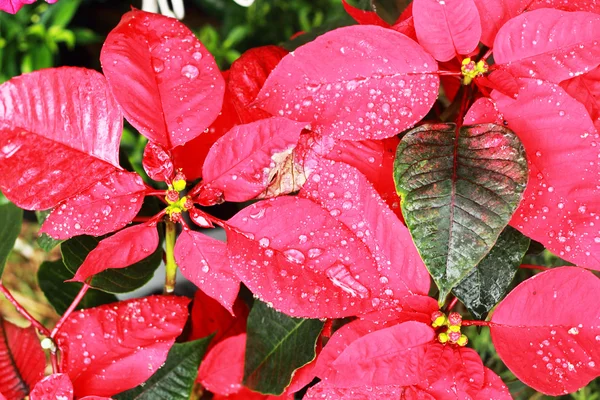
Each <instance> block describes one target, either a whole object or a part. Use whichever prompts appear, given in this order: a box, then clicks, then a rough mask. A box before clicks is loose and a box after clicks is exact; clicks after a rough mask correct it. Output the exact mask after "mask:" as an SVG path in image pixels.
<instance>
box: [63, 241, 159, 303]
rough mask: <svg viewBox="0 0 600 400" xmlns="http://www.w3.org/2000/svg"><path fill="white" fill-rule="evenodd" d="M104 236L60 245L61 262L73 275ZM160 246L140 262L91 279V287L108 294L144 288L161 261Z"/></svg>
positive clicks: (108, 271) (105, 272)
mask: <svg viewBox="0 0 600 400" xmlns="http://www.w3.org/2000/svg"><path fill="white" fill-rule="evenodd" d="M105 237H106V236H103V237H99V238H96V237H92V236H77V237H74V238H72V239H69V240H67V241H66V242H64V243H63V244H62V245H61V250H62V256H63V262H64V263H65V266H66V267H67V268H68V269H69V271H71V272H72V273H73V274H75V273H76V272H77V269H79V267H80V266H81V264H82V263H83V261H84V260H85V258H86V257H87V255H88V254H89V252H90V251H92V250H94V249H95V248H96V246H98V243H100V241H101V240H102V239H104V238H105ZM162 253H163V250H162V246H161V245H159V246H158V248H157V249H156V251H155V252H154V253H152V254H151V255H150V256H148V257H146V258H145V259H143V260H142V261H140V262H138V263H136V264H133V265H131V266H129V267H127V268H121V269H107V270H106V271H103V272H101V273H99V274H98V275H95V276H94V277H93V278H92V286H93V287H95V288H96V289H100V290H103V291H105V292H110V293H127V292H131V291H132V290H135V289H138V288H140V287H142V286H144V285H145V284H146V283H147V282H148V281H149V280H150V279H152V275H154V271H156V268H158V266H159V265H160V263H161V261H162Z"/></svg>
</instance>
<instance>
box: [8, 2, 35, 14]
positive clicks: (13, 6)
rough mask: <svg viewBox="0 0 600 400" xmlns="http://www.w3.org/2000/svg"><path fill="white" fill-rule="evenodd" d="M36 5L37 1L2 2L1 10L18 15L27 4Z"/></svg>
mask: <svg viewBox="0 0 600 400" xmlns="http://www.w3.org/2000/svg"><path fill="white" fill-rule="evenodd" d="M32 3H35V0H2V1H0V10H2V11H6V12H7V13H9V14H16V13H17V12H18V11H19V10H20V9H21V7H23V6H24V5H25V4H32Z"/></svg>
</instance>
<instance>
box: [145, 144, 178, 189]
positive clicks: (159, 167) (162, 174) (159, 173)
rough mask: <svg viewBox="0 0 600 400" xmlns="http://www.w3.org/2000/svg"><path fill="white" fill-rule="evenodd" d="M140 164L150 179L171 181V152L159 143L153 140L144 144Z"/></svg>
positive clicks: (172, 169)
mask: <svg viewBox="0 0 600 400" xmlns="http://www.w3.org/2000/svg"><path fill="white" fill-rule="evenodd" d="M142 165H143V166H144V171H146V173H147V174H148V176H149V177H150V178H151V179H153V180H155V181H160V182H167V183H169V184H170V183H171V179H172V178H173V171H174V168H173V161H172V160H171V154H170V152H167V151H165V149H163V148H162V147H160V145H158V144H155V143H153V142H148V144H146V148H145V149H144V157H143V159H142Z"/></svg>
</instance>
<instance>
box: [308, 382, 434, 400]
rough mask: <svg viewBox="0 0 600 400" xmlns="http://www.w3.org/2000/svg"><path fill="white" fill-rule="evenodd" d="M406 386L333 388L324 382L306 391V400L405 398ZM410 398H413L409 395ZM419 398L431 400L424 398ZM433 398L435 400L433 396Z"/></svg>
mask: <svg viewBox="0 0 600 400" xmlns="http://www.w3.org/2000/svg"><path fill="white" fill-rule="evenodd" d="M403 393H405V388H404V387H402V386H399V385H389V386H361V387H353V388H332V387H329V386H327V385H325V384H324V383H323V382H320V383H318V384H316V385H315V386H312V387H311V388H310V389H308V392H306V396H304V397H303V398H304V399H305V400H348V399H352V400H371V399H404V398H405V397H402V396H403ZM407 398H408V399H411V400H412V399H413V398H411V397H407ZM419 400H430V399H429V398H423V399H419ZM431 400H435V399H433V398H431Z"/></svg>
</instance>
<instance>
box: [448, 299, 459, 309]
mask: <svg viewBox="0 0 600 400" xmlns="http://www.w3.org/2000/svg"><path fill="white" fill-rule="evenodd" d="M456 303H458V297H455V298H453V299H452V301H451V302H450V304H448V311H452V309H453V308H454V306H455V305H456Z"/></svg>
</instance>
